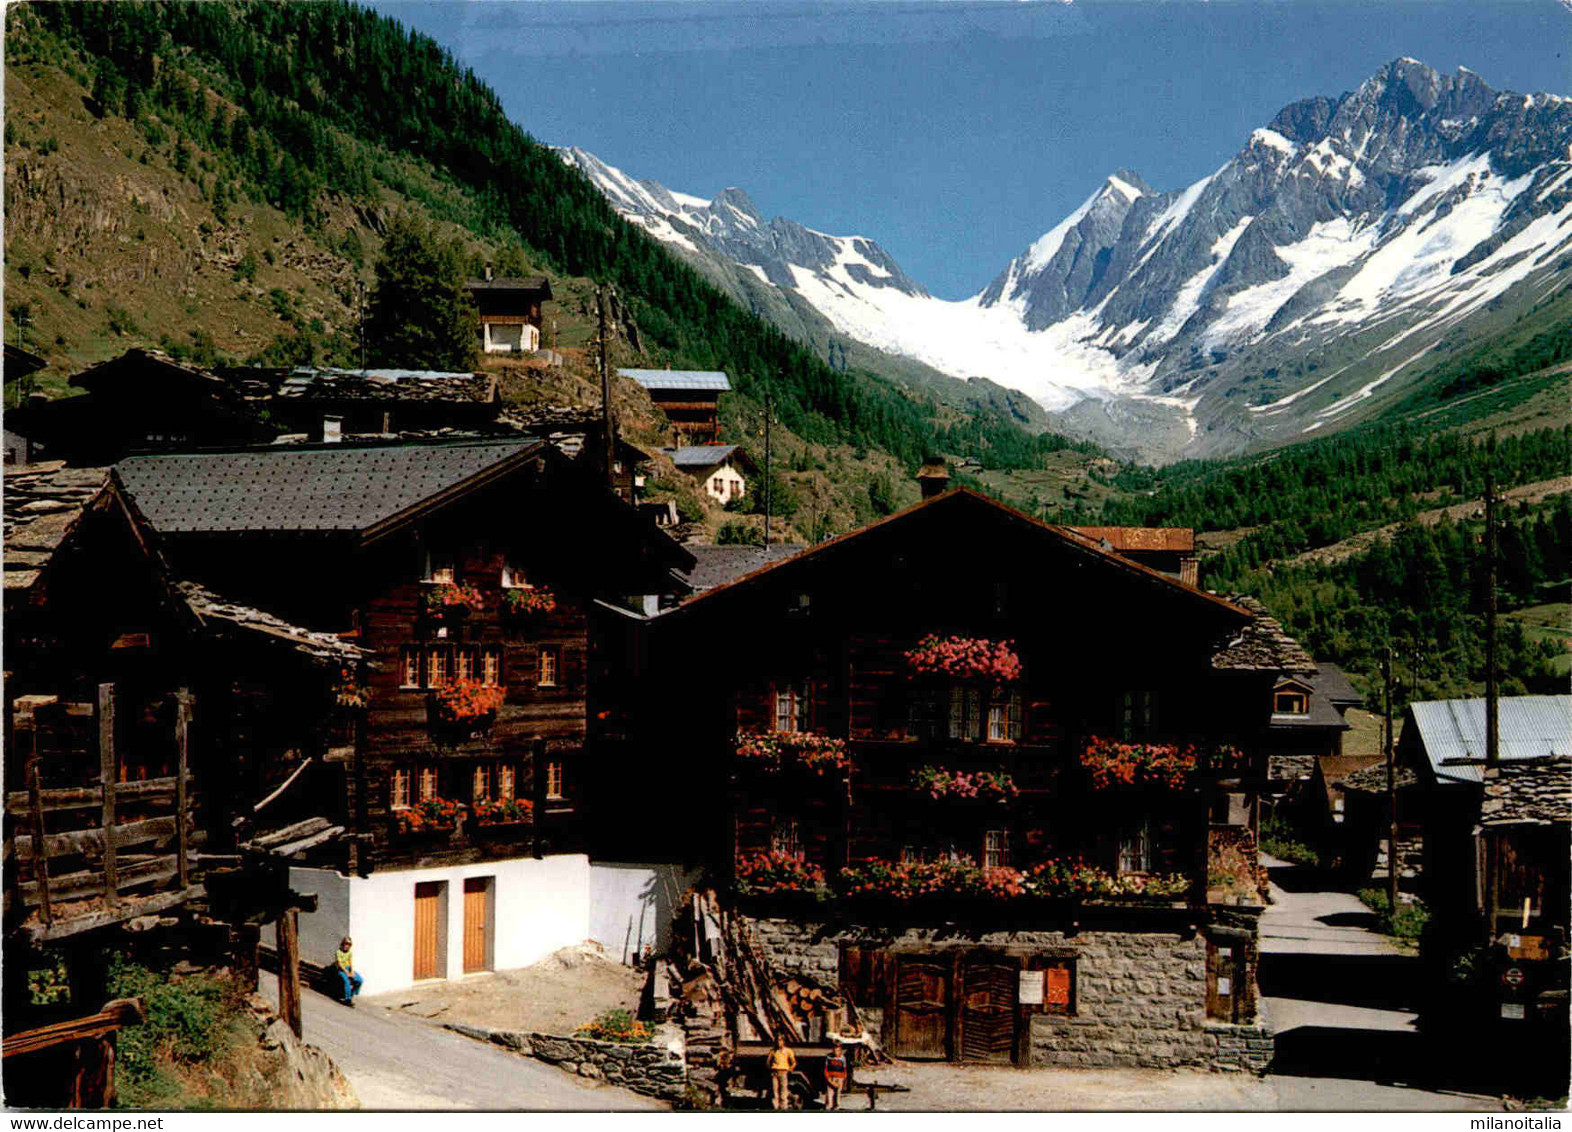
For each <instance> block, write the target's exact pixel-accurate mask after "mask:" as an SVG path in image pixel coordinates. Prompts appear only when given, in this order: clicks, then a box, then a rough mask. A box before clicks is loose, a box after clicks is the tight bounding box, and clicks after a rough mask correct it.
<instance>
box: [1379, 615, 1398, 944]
mask: <svg viewBox="0 0 1572 1132" xmlns="http://www.w3.org/2000/svg"><path fill="white" fill-rule="evenodd" d="M1381 681H1382V683H1383V684H1384V685H1385V688H1386V807H1387V833H1386V838H1387V840H1386V899H1387V909H1388V915H1391V916H1394V917H1395V916H1396V915H1397V755H1396V746H1395V745H1394V744H1393V742H1392V646H1391V645H1388V646H1387V647H1386V652H1385V653H1384V654H1383V655H1382V657H1381Z"/></svg>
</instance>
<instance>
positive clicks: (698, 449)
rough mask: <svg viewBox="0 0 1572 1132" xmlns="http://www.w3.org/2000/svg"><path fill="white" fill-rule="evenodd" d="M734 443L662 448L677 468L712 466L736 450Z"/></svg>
mask: <svg viewBox="0 0 1572 1132" xmlns="http://www.w3.org/2000/svg"><path fill="white" fill-rule="evenodd" d="M737 447H738V446H737V445H735V444H693V445H689V446H687V447H685V448H662V449H661V451H662V452H664V453H666V455H668V456H670V457H671V462H672V463H673V464H676V465H677V467H679V468H713V467H714V466H715V465H716V464H719V463H721V462H722V461H723V460H725V459H727V458H728V457H729V456H730V455H731V454H732V453H733V452H735V451H737Z"/></svg>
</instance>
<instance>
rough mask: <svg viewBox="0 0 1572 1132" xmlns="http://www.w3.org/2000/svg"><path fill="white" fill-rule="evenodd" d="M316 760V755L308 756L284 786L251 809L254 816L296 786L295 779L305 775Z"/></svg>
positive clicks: (285, 781) (286, 780)
mask: <svg viewBox="0 0 1572 1132" xmlns="http://www.w3.org/2000/svg"><path fill="white" fill-rule="evenodd" d="M315 758H316V756H315V755H308V756H306V761H305V762H303V763H301V764H300V765H299V766H297V767H296V768H295V769H294V771H293V772H292V773H291V774H290V776H289V777H288V778H286V779H284V782H283V785H281V786H280V787H279V788H278V789H277V790H275V791H273V793H271V794H269V795H268V796H267V797H266V798H263V799H262V800H261V801H260V802H258V803H257V804H256V805H254V806H252V807H251V812H252V813H253V814H260V813H261V812H262V809H263V807H264V806H266V805H267V804H268V803H270V802H272V801H273V800H274V799H275V798H277V797H278V796H279V795H280V794H282V793H283V792H284V791H286V790H288V789H289V788H290V787H291V786H293V785H294V784H295V779H297V778H299V777H300V776H301V775H302V774H303V773H305V769H306V768H307V767H308V766H310V765H311V764H312V762H313V761H314V760H315Z"/></svg>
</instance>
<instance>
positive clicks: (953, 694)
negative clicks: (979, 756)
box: [950, 685, 966, 739]
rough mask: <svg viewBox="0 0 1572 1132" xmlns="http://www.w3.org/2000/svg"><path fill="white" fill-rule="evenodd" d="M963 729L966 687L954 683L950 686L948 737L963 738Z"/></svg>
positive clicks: (964, 725) (964, 727) (964, 724)
mask: <svg viewBox="0 0 1572 1132" xmlns="http://www.w3.org/2000/svg"><path fill="white" fill-rule="evenodd" d="M965 730H966V689H965V688H962V687H960V686H959V685H954V686H952V687H951V688H950V738H951V739H960V738H964V737H965Z"/></svg>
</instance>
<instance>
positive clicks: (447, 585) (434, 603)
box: [421, 582, 486, 621]
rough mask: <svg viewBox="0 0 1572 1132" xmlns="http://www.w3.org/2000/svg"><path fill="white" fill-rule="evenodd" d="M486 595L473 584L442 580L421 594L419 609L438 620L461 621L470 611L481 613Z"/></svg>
mask: <svg viewBox="0 0 1572 1132" xmlns="http://www.w3.org/2000/svg"><path fill="white" fill-rule="evenodd" d="M485 609H486V597H485V595H484V594H482V593H481V592H480V591H479V590H478V589H476V588H475V587H474V586H469V585H464V586H460V585H455V584H454V583H452V582H443V583H441V584H439V585H435V586H432V587H431V588H430V589H428V590H427V591H426V592H425V593H424V594H422V595H421V611H422V612H423V613H425V615H426V616H427V617H430V618H433V619H435V620H438V621H447V620H453V621H462V620H463V619H464V618H466V617H468V616H469V615H470V614H471V613H483V612H485Z"/></svg>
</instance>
